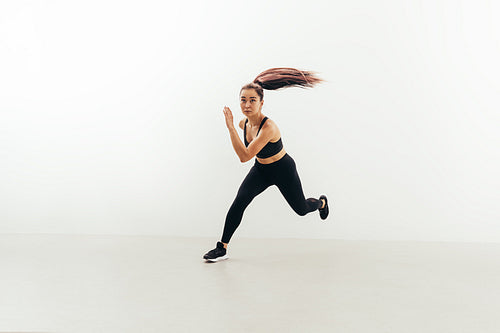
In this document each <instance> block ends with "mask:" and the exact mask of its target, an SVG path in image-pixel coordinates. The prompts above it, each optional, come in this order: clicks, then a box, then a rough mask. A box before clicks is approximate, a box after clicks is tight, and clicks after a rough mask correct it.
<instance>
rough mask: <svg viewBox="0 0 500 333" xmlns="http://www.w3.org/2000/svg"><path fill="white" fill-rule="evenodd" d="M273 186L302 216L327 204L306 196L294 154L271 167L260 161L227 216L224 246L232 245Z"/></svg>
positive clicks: (252, 169)
mask: <svg viewBox="0 0 500 333" xmlns="http://www.w3.org/2000/svg"><path fill="white" fill-rule="evenodd" d="M271 185H276V186H277V187H278V189H279V190H280V192H281V194H283V196H284V197H285V199H286V201H287V202H288V204H289V205H290V206H291V207H292V209H293V210H294V211H295V212H296V213H297V214H299V215H300V216H304V215H306V214H307V213H310V212H313V211H315V210H317V209H319V208H320V207H321V206H322V205H323V203H322V202H321V200H318V199H313V198H309V199H307V200H306V198H305V197H304V192H303V191H302V185H301V183H300V178H299V174H298V173H297V168H296V166H295V161H294V160H293V158H292V157H291V156H290V155H288V154H286V155H285V156H283V157H282V158H281V159H280V160H278V161H276V162H274V163H271V164H261V163H259V162H258V161H257V159H256V160H255V164H254V166H253V167H252V168H251V169H250V171H249V172H248V175H247V176H246V177H245V179H244V180H243V183H241V186H240V189H239V190H238V194H237V195H236V198H235V199H234V202H233V204H232V205H231V208H229V212H228V213H227V216H226V223H225V225H224V232H223V234H222V239H221V241H222V242H223V243H229V240H230V239H231V237H232V236H233V234H234V232H235V231H236V228H238V226H239V225H240V222H241V219H242V217H243V212H244V211H245V209H246V208H247V207H248V205H249V204H250V202H252V200H253V199H254V198H255V197H256V196H257V195H259V194H260V193H262V192H263V191H264V190H265V189H266V188H268V187H269V186H271Z"/></svg>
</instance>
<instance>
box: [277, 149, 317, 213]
mask: <svg viewBox="0 0 500 333" xmlns="http://www.w3.org/2000/svg"><path fill="white" fill-rule="evenodd" d="M283 159H284V160H283V161H282V162H283V163H280V165H279V168H278V169H277V170H275V179H276V181H275V183H276V186H278V189H279V190H280V192H281V194H283V196H284V197H285V199H286V201H287V202H288V204H289V205H290V207H292V209H293V210H294V211H295V212H296V213H297V214H299V215H300V216H304V215H306V214H308V213H310V212H314V211H315V210H318V209H319V208H321V207H322V206H323V201H321V200H318V199H314V198H309V199H306V198H305V196H304V192H303V190H302V184H301V182H300V178H299V174H298V172H297V167H296V165H295V161H294V160H293V159H292V158H291V157H290V156H289V155H286V156H285V157H283Z"/></svg>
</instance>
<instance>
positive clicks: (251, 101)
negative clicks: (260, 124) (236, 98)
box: [240, 89, 264, 117]
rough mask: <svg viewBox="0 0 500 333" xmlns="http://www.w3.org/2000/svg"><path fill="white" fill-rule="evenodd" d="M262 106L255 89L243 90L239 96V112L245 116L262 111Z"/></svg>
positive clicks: (262, 102) (262, 103)
mask: <svg viewBox="0 0 500 333" xmlns="http://www.w3.org/2000/svg"><path fill="white" fill-rule="evenodd" d="M262 105H264V101H261V100H260V97H259V95H258V94H257V92H256V91H255V89H244V90H242V91H241V94H240V107H241V112H243V114H244V115H245V116H247V117H248V116H249V115H253V114H257V113H259V112H260V111H261V110H262Z"/></svg>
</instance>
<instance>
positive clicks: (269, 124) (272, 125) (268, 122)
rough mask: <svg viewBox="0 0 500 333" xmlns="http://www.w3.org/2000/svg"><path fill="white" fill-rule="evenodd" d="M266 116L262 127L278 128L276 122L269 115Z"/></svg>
mask: <svg viewBox="0 0 500 333" xmlns="http://www.w3.org/2000/svg"><path fill="white" fill-rule="evenodd" d="M266 118H267V120H266V122H265V123H264V125H263V126H262V127H267V128H276V129H277V128H278V125H277V124H276V122H275V121H274V120H272V119H271V118H269V117H266Z"/></svg>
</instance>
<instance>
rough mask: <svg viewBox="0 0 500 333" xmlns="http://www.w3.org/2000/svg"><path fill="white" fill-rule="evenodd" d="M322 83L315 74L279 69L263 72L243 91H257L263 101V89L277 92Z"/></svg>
mask: <svg viewBox="0 0 500 333" xmlns="http://www.w3.org/2000/svg"><path fill="white" fill-rule="evenodd" d="M320 82H323V80H322V79H320V78H318V77H317V76H316V75H315V73H314V72H309V71H301V70H298V69H295V68H287V67H279V68H270V69H268V70H265V71H263V72H262V73H260V74H259V75H257V77H256V78H255V80H253V82H252V83H249V84H247V85H245V86H243V87H242V88H241V90H243V89H255V90H256V91H257V94H258V95H259V96H260V99H261V100H262V99H263V98H264V91H263V89H266V90H277V89H281V88H287V87H299V88H312V87H313V86H314V85H316V84H317V83H320ZM240 93H241V91H240Z"/></svg>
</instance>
